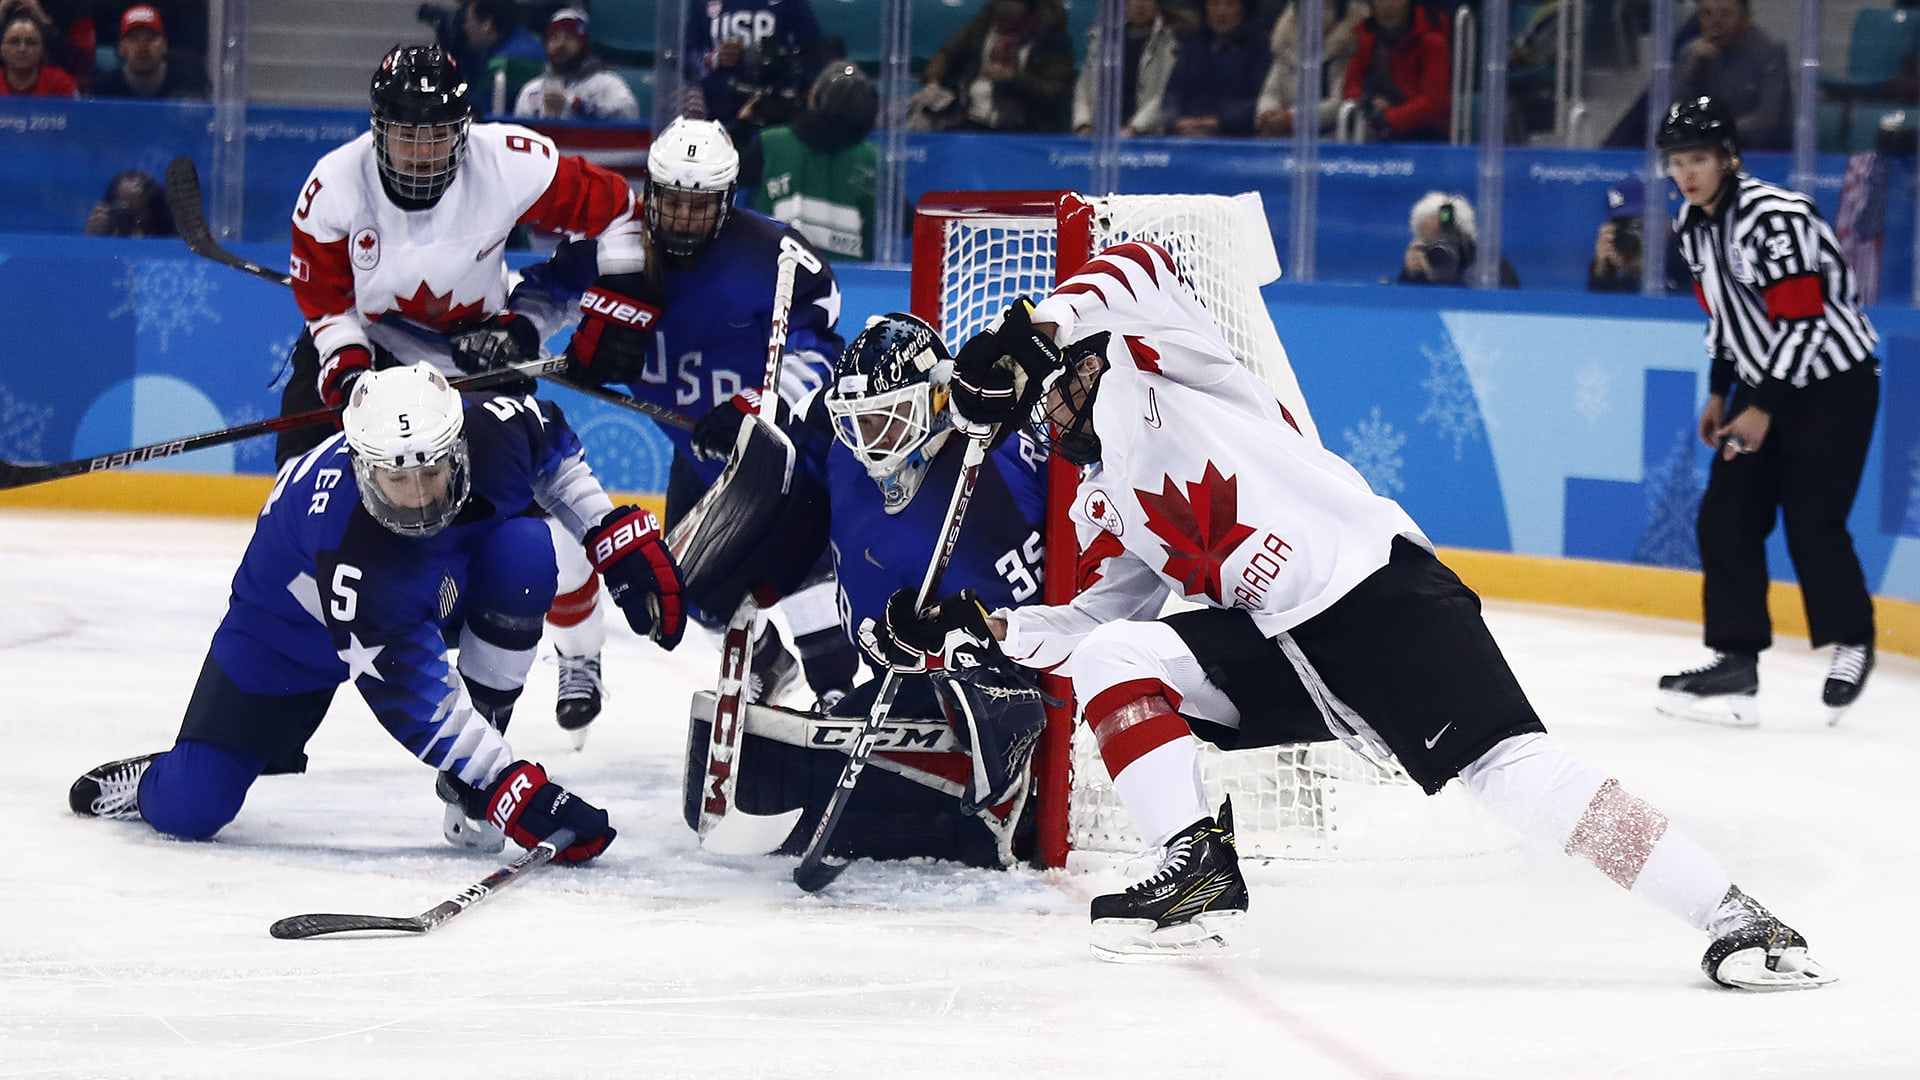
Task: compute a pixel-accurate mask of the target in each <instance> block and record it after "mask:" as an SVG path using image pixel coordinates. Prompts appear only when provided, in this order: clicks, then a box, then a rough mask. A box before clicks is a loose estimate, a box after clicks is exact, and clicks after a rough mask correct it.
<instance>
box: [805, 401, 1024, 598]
mask: <svg viewBox="0 0 1920 1080" xmlns="http://www.w3.org/2000/svg"><path fill="white" fill-rule="evenodd" d="M826 412H827V410H826V406H825V405H824V404H823V403H822V401H821V395H817V394H816V395H815V396H814V400H813V401H812V402H811V403H810V404H809V406H808V408H807V410H806V414H805V416H804V417H803V418H802V419H801V421H800V422H799V423H798V424H797V425H795V426H794V427H792V428H790V429H789V430H790V432H791V434H792V436H793V441H794V446H795V448H796V449H797V450H798V452H799V453H798V459H797V461H798V463H797V465H796V466H795V467H796V469H799V470H801V471H804V472H805V473H806V474H808V475H809V476H811V477H812V478H813V479H815V480H816V481H818V482H819V483H820V484H821V485H822V486H823V487H825V488H826V489H827V499H828V513H829V515H830V518H831V520H830V523H829V525H828V530H827V535H828V543H829V545H830V551H831V552H832V555H833V564H834V573H835V576H836V577H837V578H838V579H839V582H840V619H841V624H842V625H843V626H845V627H847V629H848V630H849V631H852V630H854V629H855V628H857V627H858V626H859V625H860V622H861V620H863V619H876V620H877V619H879V618H880V617H881V616H882V614H884V612H885V611H886V606H887V597H889V596H892V595H893V594H894V593H895V592H896V591H898V590H900V589H902V588H913V589H918V588H919V587H920V583H921V580H922V579H923V578H925V577H926V573H927V563H928V562H929V561H930V560H931V559H932V557H933V545H934V543H935V541H936V540H938V539H939V536H940V528H941V526H942V524H944V522H945V521H946V516H947V504H948V503H949V502H950V501H951V500H952V498H953V487H954V484H955V483H956V482H957V481H958V480H959V478H960V462H961V459H962V458H964V457H965V456H966V449H967V448H966V439H965V438H964V437H963V436H961V435H960V434H959V433H958V432H952V433H950V434H948V436H947V438H946V442H945V444H944V445H942V446H941V447H940V449H939V451H938V452H937V453H936V454H935V455H934V458H933V462H932V464H931V465H930V466H929V467H928V469H927V475H926V477H925V478H924V479H923V480H922V481H921V484H920V488H919V490H918V491H917V492H915V494H914V496H913V501H911V502H909V503H908V504H907V505H906V506H905V507H904V508H903V509H901V510H900V512H899V513H897V514H889V513H887V512H886V503H885V500H884V498H883V497H882V495H881V493H880V486H879V485H878V484H876V483H874V481H873V478H872V477H870V476H868V475H867V470H866V467H865V466H863V465H861V464H860V462H859V460H858V459H856V458H855V457H854V456H853V451H852V450H849V449H848V448H847V447H846V445H845V444H844V443H841V442H839V441H838V440H836V439H834V437H833V434H832V428H831V427H830V426H829V422H828V419H827V415H826ZM1046 465H1047V456H1046V450H1045V449H1044V448H1042V447H1041V446H1040V445H1039V444H1037V443H1035V442H1034V441H1033V440H1032V439H1030V438H1029V437H1028V436H1027V434H1026V432H1024V431H1023V432H1020V433H1019V434H1018V435H1016V436H1015V437H1013V438H1010V439H1008V440H1007V441H1006V442H1005V443H1003V444H1001V446H1000V449H998V450H996V451H994V452H993V453H991V454H988V455H987V458H986V460H985V461H984V462H982V463H981V467H980V476H979V480H978V481H977V483H976V485H975V487H974V491H973V500H972V501H971V502H970V503H968V505H967V516H966V518H965V519H964V520H963V521H962V522H961V525H960V539H959V542H958V543H957V544H956V545H955V547H954V550H953V559H952V561H951V562H950V563H948V565H947V572H946V575H945V576H944V577H942V578H941V580H940V594H941V595H943V596H944V595H947V594H950V593H954V592H958V591H959V590H961V589H974V590H977V591H978V592H979V594H980V601H981V602H982V603H983V604H985V605H986V606H987V609H988V610H989V611H991V610H993V609H995V608H1001V607H1014V606H1017V605H1019V604H1037V603H1039V602H1040V565H1041V556H1042V542H1043V538H1044V536H1045V529H1044V526H1043V524H1042V523H1043V521H1044V519H1045V515H1046V501H1047V496H1046V471H1047V469H1046Z"/></svg>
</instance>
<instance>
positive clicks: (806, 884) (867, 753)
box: [793, 439, 987, 893]
mask: <svg viewBox="0 0 1920 1080" xmlns="http://www.w3.org/2000/svg"><path fill="white" fill-rule="evenodd" d="M986 457H987V444H986V443H985V442H984V441H982V440H979V439H968V440H967V455H966V457H965V458H963V459H961V462H960V479H959V480H958V481H957V482H955V484H954V486H953V498H952V500H951V501H949V502H948V503H947V517H946V521H945V522H944V523H943V524H942V525H941V526H940V538H939V540H938V541H936V542H935V544H934V549H933V558H932V559H931V560H930V561H929V562H928V563H927V576H926V577H925V578H923V579H922V580H921V582H920V599H919V602H918V603H917V604H916V605H915V606H916V607H917V608H919V609H920V610H922V611H925V610H926V607H927V602H928V601H929V600H931V599H933V597H934V594H935V593H937V592H938V591H939V589H940V579H941V577H943V576H944V575H945V574H946V572H947V564H948V563H949V562H951V561H952V560H953V549H954V545H955V544H957V543H958V542H959V540H960V522H961V521H962V520H964V519H965V518H966V516H967V504H968V503H970V502H972V501H973V488H974V484H975V482H976V481H978V480H979V478H980V463H981V462H982V461H985V460H986ZM899 690H900V675H899V673H898V672H895V671H894V670H893V669H892V668H891V667H889V668H888V669H887V670H886V673H885V674H883V675H882V676H880V696H879V697H876V698H874V700H873V711H871V712H869V713H868V714H867V726H866V727H864V728H862V729H861V731H860V739H859V741H858V742H856V743H854V744H853V749H852V750H851V751H850V752H849V753H848V754H847V764H846V767H845V768H844V769H842V770H841V772H840V782H839V784H838V785H837V786H835V787H834V789H833V794H832V795H831V796H829V797H828V799H827V807H826V809H825V810H824V811H822V812H821V814H820V823H819V824H818V825H816V826H814V829H813V839H811V840H809V841H807V849H806V850H805V851H803V852H801V853H800V865H798V866H796V867H794V868H793V883H794V884H795V885H798V886H800V888H801V889H802V890H804V891H806V892H810V893H811V892H819V891H820V890H821V889H824V888H826V887H827V886H828V885H830V884H832V883H833V879H834V878H837V877H839V876H840V871H842V870H845V869H846V868H847V864H846V863H845V862H828V861H827V844H828V842H829V841H831V840H832V839H833V830H834V827H835V826H836V825H838V824H839V823H840V816H841V815H842V814H844V813H846V810H847V803H848V801H849V800H850V799H851V798H852V796H853V785H854V784H856V783H857V782H859V780H860V772H861V770H863V769H865V768H866V767H867V759H868V758H869V757H872V756H873V748H874V744H875V743H877V742H878V741H879V739H880V729H881V728H882V727H883V726H884V725H885V723H886V719H887V713H888V711H889V710H891V709H892V708H893V697H894V695H895V694H896V693H898V692H899Z"/></svg>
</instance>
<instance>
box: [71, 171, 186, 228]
mask: <svg viewBox="0 0 1920 1080" xmlns="http://www.w3.org/2000/svg"><path fill="white" fill-rule="evenodd" d="M87 235H88V236H173V235H174V228H173V213H172V212H171V211H169V210H168V209H167V192H166V189H165V188H163V187H161V186H160V181H158V180H155V179H154V178H153V177H151V176H149V175H147V174H146V173H143V172H141V171H140V170H138V169H128V170H127V171H126V172H123V173H121V174H120V175H119V176H116V177H114V178H113V180H112V181H111V182H110V183H108V184H107V190H106V192H105V193H104V194H102V195H101V196H100V201H99V202H97V203H94V204H93V210H92V211H90V212H89V213H88V214H87Z"/></svg>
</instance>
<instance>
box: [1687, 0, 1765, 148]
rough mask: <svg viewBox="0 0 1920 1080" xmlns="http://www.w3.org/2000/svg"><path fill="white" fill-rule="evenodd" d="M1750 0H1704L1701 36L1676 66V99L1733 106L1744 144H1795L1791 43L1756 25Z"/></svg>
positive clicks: (1695, 39)
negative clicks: (1789, 70)
mask: <svg viewBox="0 0 1920 1080" xmlns="http://www.w3.org/2000/svg"><path fill="white" fill-rule="evenodd" d="M1749 4H1750V0H1700V36H1699V37H1697V38H1694V39H1693V41H1692V42H1691V43H1689V44H1688V45H1687V47H1686V48H1685V49H1683V50H1682V51H1681V53H1680V58H1679V60H1678V62H1676V63H1675V64H1674V68H1673V100H1675V101H1692V100H1695V99H1696V98H1700V97H1710V98H1712V99H1714V100H1715V101H1717V102H1719V103H1720V104H1721V105H1723V106H1725V107H1726V108H1728V109H1730V110H1732V112H1733V120H1734V126H1735V127H1736V128H1738V129H1739V131H1740V144H1741V148H1742V149H1746V150H1786V149H1790V148H1791V147H1792V145H1793V123H1792V120H1793V99H1792V93H1791V88H1790V86H1789V84H1788V81H1787V48H1786V46H1785V45H1782V44H1780V43H1779V42H1777V41H1775V40H1773V39H1772V38H1770V37H1768V36H1767V35H1766V34H1765V33H1763V32H1762V31H1761V30H1760V28H1759V27H1757V26H1755V25H1753V10H1752V8H1751V7H1750V6H1749Z"/></svg>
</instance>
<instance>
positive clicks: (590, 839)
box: [485, 761, 618, 863]
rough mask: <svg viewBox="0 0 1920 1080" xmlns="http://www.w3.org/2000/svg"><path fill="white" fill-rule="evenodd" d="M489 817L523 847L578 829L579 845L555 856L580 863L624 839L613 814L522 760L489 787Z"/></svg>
mask: <svg viewBox="0 0 1920 1080" xmlns="http://www.w3.org/2000/svg"><path fill="white" fill-rule="evenodd" d="M485 811H486V819H487V820H488V821H490V822H492V823H493V826H494V827H495V828H497V829H499V830H500V831H501V832H503V833H506V834H507V839H509V840H512V841H513V842H514V843H516V844H519V845H520V846H521V847H523V848H529V849H531V848H534V847H537V846H539V844H540V842H541V841H543V840H545V839H546V838H547V837H549V836H552V835H553V834H554V833H555V832H556V831H558V830H560V829H570V830H572V831H573V843H571V844H568V845H567V846H566V847H564V848H562V849H560V851H559V852H558V853H556V854H555V855H554V857H553V861H554V862H557V863H579V862H586V861H587V860H588V859H591V858H593V857H594V856H596V855H598V854H600V853H601V852H603V851H605V850H607V845H608V844H611V843H613V838H614V837H615V836H616V835H618V833H617V831H616V830H615V829H614V827H613V826H612V825H611V824H609V823H608V821H607V812H606V811H605V810H602V809H600V808H599V807H597V806H595V805H593V804H592V803H590V802H588V801H587V800H585V799H583V798H581V797H580V796H578V795H575V794H574V793H573V792H571V791H568V790H567V789H566V788H563V787H561V786H560V785H559V784H556V783H554V782H553V781H551V780H549V779H547V770H545V769H543V768H541V767H540V766H538V765H535V764H533V763H532V762H529V761H516V762H514V763H513V764H511V765H509V766H507V767H506V769H505V770H503V771H502V772H501V773H500V775H499V776H497V777H495V778H494V781H493V783H492V785H490V786H489V787H488V788H487V794H486V803H485Z"/></svg>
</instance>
